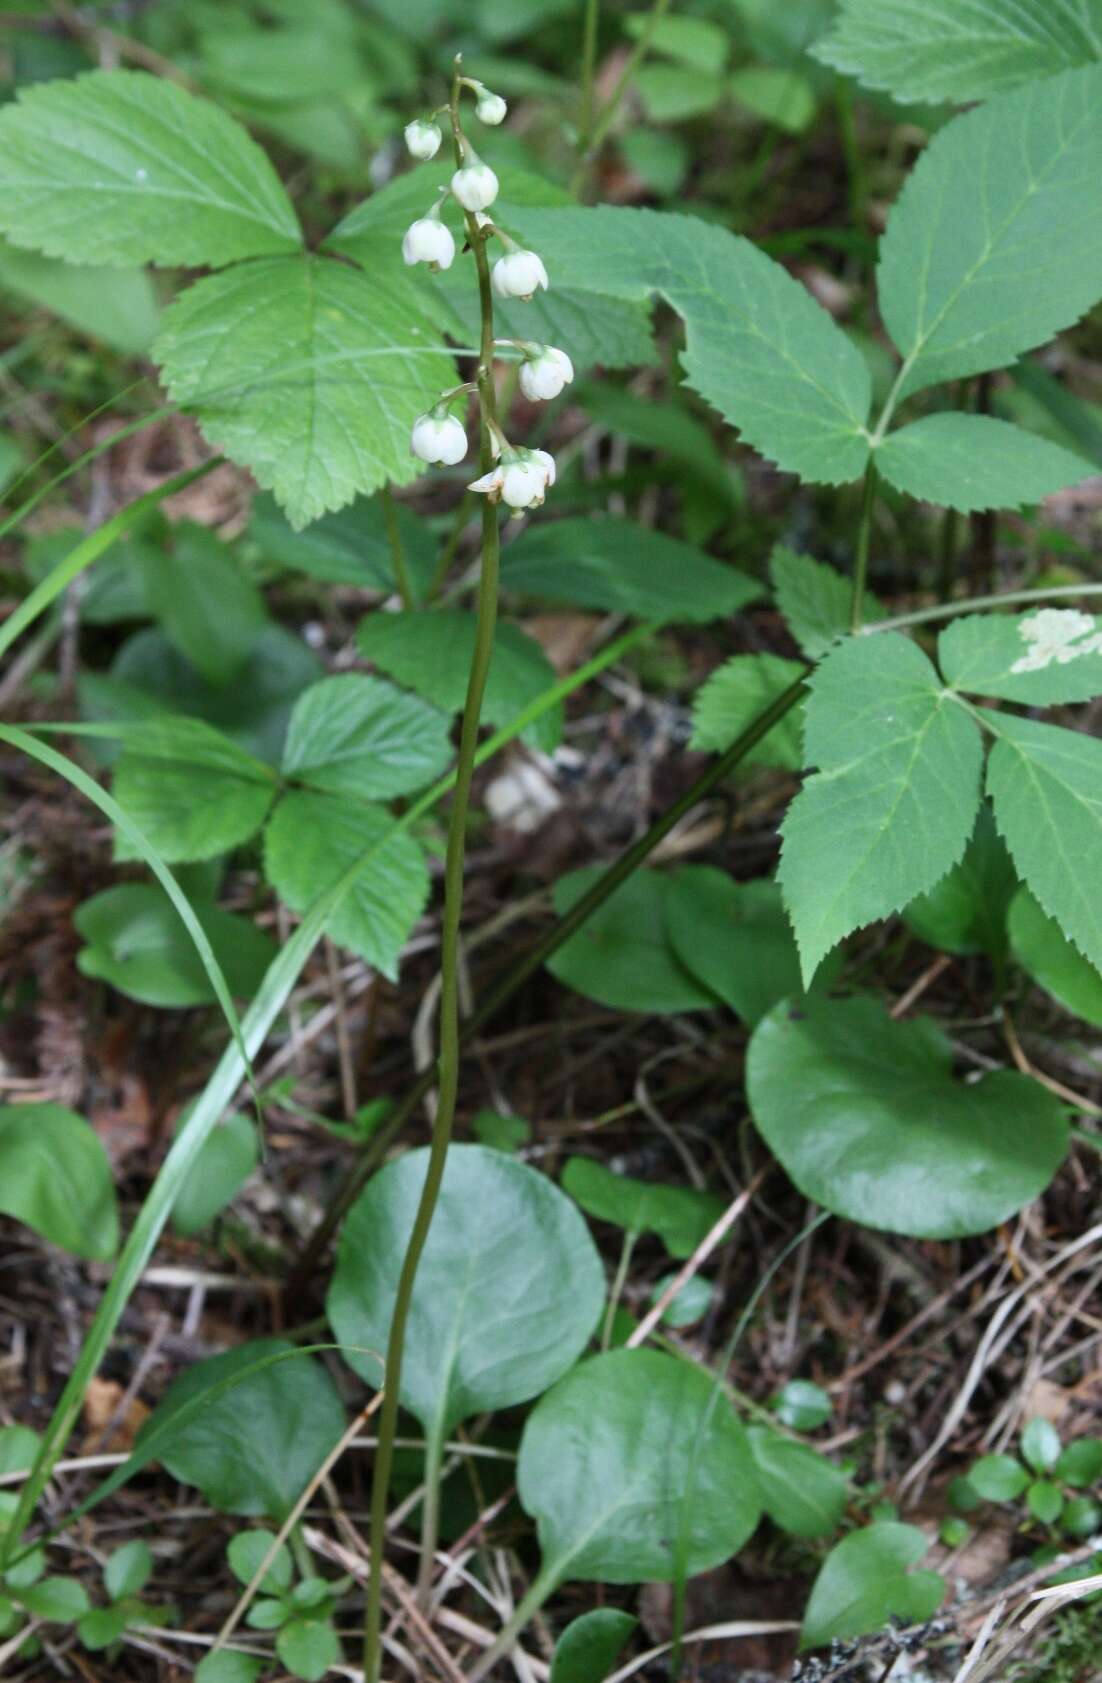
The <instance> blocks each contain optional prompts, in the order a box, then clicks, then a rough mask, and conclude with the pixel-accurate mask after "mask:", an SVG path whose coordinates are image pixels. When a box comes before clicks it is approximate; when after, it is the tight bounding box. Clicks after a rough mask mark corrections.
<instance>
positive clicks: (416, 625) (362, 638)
mask: <svg viewBox="0 0 1102 1683" xmlns="http://www.w3.org/2000/svg"><path fill="white" fill-rule="evenodd" d="M476 626H477V615H475V614H473V613H465V612H462V611H460V610H459V609H440V610H434V611H433V612H431V613H400V614H369V615H368V617H367V618H366V619H363V620H361V621H360V626H359V630H358V631H357V633H356V641H357V643H358V644H359V646H360V650H361V652H362V653H363V654H365V655H366V656H367V658H368V659H369V660H371V661H374V663H375V665H376V666H377V667H378V668H379V669H380V671H382V672H385V673H386V674H387V675H388V676H389V677H391V678H394V679H396V680H397V681H398V683H400V684H405V685H407V686H408V687H409V688H410V689H411V690H414V691H415V692H416V693H417V694H418V695H420V696H424V698H425V700H426V701H431V702H432V703H433V706H434V707H435V708H439V709H440V710H441V712H442V713H458V712H459V711H460V709H461V708H462V706H463V703H464V701H465V700H466V695H467V678H468V674H469V673H470V668H471V657H472V655H473V653H474V644H475V631H476ZM554 682H555V673H554V669H553V667H552V665H551V662H550V661H549V660H548V658H547V656H546V655H545V654H544V652H543V650H542V649H541V648H540V646H539V644H538V643H537V642H536V641H535V639H534V638H532V637H529V636H528V635H527V634H526V633H525V632H523V631H522V630H521V629H520V627H519V625H511V624H510V623H509V622H508V621H507V620H501V621H499V622H498V624H497V626H496V628H495V630H494V652H493V656H492V658H491V660H490V671H489V674H488V676H487V679H486V693H485V695H484V697H483V700H482V718H483V720H484V722H485V723H486V724H490V725H505V724H508V722H509V720H510V719H512V718H514V717H515V716H516V715H517V714H518V713H519V712H520V711H521V709H522V708H524V707H527V705H528V703H529V702H530V701H533V700H535V698H536V696H537V695H542V693H543V691H544V690H547V689H550V688H551V686H552V685H553V684H554ZM521 735H522V738H523V740H525V741H527V742H531V743H532V744H533V745H534V746H535V747H537V748H543V749H545V750H546V751H547V752H550V751H551V750H552V749H553V748H557V747H558V744H559V742H560V740H561V738H562V709H561V708H560V707H555V708H551V709H549V710H548V712H546V713H545V714H544V715H543V716H542V717H541V718H540V719H538V720H537V721H536V723H535V724H534V725H530V726H529V727H528V729H527V730H525V731H523V732H522V733H521Z"/></svg>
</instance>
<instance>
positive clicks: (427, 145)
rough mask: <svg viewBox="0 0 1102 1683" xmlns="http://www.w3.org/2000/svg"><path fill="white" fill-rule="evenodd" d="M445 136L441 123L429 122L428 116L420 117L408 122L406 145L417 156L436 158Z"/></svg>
mask: <svg viewBox="0 0 1102 1683" xmlns="http://www.w3.org/2000/svg"><path fill="white" fill-rule="evenodd" d="M443 138H444V136H443V135H442V134H441V133H440V127H439V124H437V123H432V122H429V121H428V120H427V118H424V117H418V118H417V119H416V120H415V121H414V122H412V123H407V124H406V145H407V146H408V147H409V150H410V151H411V153H412V154H413V156H414V157H415V158H424V159H428V158H435V156H436V154H437V153H438V152H439V150H440V142H441V141H442V140H443Z"/></svg>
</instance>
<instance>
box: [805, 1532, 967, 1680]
mask: <svg viewBox="0 0 1102 1683" xmlns="http://www.w3.org/2000/svg"><path fill="white" fill-rule="evenodd" d="M929 1547H930V1540H929V1538H928V1537H926V1536H924V1535H923V1533H922V1532H921V1531H920V1530H919V1529H918V1527H917V1525H899V1524H897V1523H896V1522H895V1521H894V1520H884V1521H881V1522H879V1523H878V1524H876V1525H869V1526H866V1528H865V1529H864V1530H863V1531H853V1532H851V1533H850V1535H849V1536H848V1537H843V1538H842V1541H841V1542H840V1543H836V1544H835V1545H834V1547H833V1548H832V1549H831V1551H830V1553H829V1554H828V1555H827V1557H826V1559H825V1560H824V1562H823V1564H822V1567H821V1568H820V1570H819V1576H818V1577H817V1578H816V1580H815V1583H814V1585H813V1586H812V1590H811V1599H810V1601H809V1602H808V1604H807V1612H806V1613H805V1614H804V1622H803V1630H802V1632H801V1636H800V1647H801V1648H818V1647H820V1646H822V1645H823V1644H824V1643H827V1642H833V1641H838V1640H844V1639H845V1638H846V1637H850V1636H864V1635H865V1634H866V1632H868V1631H872V1630H880V1629H881V1628H882V1627H883V1626H884V1625H886V1624H887V1622H888V1620H889V1619H891V1618H893V1617H895V1618H899V1619H901V1620H902V1622H903V1623H904V1624H905V1625H911V1624H918V1623H921V1622H922V1621H923V1620H925V1619H928V1618H929V1617H930V1615H931V1614H932V1613H933V1612H934V1611H935V1610H936V1609H937V1608H938V1607H939V1606H940V1604H941V1600H942V1597H943V1596H944V1594H945V1583H944V1581H943V1579H941V1578H940V1577H939V1576H938V1574H937V1573H936V1572H926V1571H924V1572H913V1571H911V1567H913V1566H916V1565H917V1564H918V1562H919V1561H920V1560H921V1559H922V1557H923V1555H924V1554H925V1553H926V1552H927V1550H928V1549H929Z"/></svg>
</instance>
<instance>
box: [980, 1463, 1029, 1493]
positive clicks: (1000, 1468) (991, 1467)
mask: <svg viewBox="0 0 1102 1683" xmlns="http://www.w3.org/2000/svg"><path fill="white" fill-rule="evenodd" d="M968 1482H969V1484H970V1485H971V1486H972V1489H973V1490H974V1491H975V1492H976V1494H977V1495H978V1496H982V1497H983V1499H984V1501H985V1502H1016V1501H1017V1499H1018V1497H1019V1496H1020V1495H1021V1494H1022V1493H1023V1491H1024V1490H1025V1488H1026V1485H1027V1484H1028V1483H1029V1474H1028V1473H1027V1472H1026V1470H1025V1468H1024V1467H1023V1466H1022V1463H1021V1462H1020V1461H1016V1460H1015V1459H1014V1457H1013V1455H981V1456H980V1458H979V1460H978V1461H977V1462H976V1464H975V1466H974V1467H973V1468H972V1470H971V1472H970V1473H969V1474H968Z"/></svg>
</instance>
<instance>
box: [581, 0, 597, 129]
mask: <svg viewBox="0 0 1102 1683" xmlns="http://www.w3.org/2000/svg"><path fill="white" fill-rule="evenodd" d="M600 11H601V0H586V6H585V26H584V30H583V34H582V102H581V107H580V109H579V112H578V153H579V156H580V157H583V158H584V157H585V155H586V152H587V151H588V149H589V136H590V133H591V131H592V128H593V82H594V78H595V76H596V72H597V23H598V19H599V17H600Z"/></svg>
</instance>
